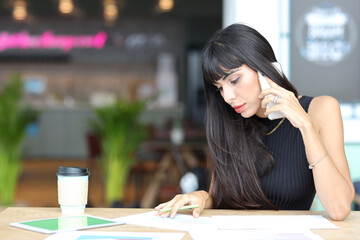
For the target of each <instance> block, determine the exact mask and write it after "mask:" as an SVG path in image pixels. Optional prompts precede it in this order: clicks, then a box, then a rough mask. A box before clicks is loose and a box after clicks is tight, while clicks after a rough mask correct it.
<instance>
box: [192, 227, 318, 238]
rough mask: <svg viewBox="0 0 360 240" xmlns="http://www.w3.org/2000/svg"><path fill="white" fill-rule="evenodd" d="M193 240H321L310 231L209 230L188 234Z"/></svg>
mask: <svg viewBox="0 0 360 240" xmlns="http://www.w3.org/2000/svg"><path fill="white" fill-rule="evenodd" d="M189 234H190V236H191V238H192V239H193V240H204V239H206V240H219V239H226V240H233V239H236V240H237V239H241V240H290V239H294V240H322V239H323V238H321V237H320V236H318V235H316V234H314V233H312V232H311V231H310V230H307V229H305V230H285V229H283V230H274V229H266V230H210V231H191V232H189Z"/></svg>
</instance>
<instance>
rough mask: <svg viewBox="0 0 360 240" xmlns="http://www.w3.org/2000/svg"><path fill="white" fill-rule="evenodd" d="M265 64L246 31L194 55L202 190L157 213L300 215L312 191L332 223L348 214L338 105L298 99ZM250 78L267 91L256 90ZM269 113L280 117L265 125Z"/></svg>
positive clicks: (269, 53) (217, 37) (260, 44)
mask: <svg viewBox="0 0 360 240" xmlns="http://www.w3.org/2000/svg"><path fill="white" fill-rule="evenodd" d="M273 62H276V58H275V55H274V52H273V50H272V48H271V46H270V44H269V43H268V41H267V40H266V39H265V38H264V37H263V36H261V35H260V34H259V33H258V32H257V31H256V30H254V29H252V28H250V27H248V26H246V25H243V24H233V25H231V26H229V27H227V28H225V29H223V30H219V31H218V32H216V33H215V34H214V36H213V37H212V38H211V39H210V41H209V42H208V44H207V45H206V46H205V48H204V50H203V57H202V71H203V78H204V86H205V94H206V101H207V113H206V132H207V140H208V144H209V147H210V152H211V159H210V162H209V169H210V173H211V183H210V191H209V193H207V192H206V191H197V192H192V193H189V194H180V195H177V196H175V197H174V198H173V199H172V200H170V201H169V202H166V203H163V204H160V205H159V206H157V207H156V208H155V209H156V210H157V211H158V212H157V215H161V216H162V217H169V216H170V217H174V216H175V214H176V212H177V210H178V209H179V208H180V207H182V206H184V205H189V204H199V205H200V207H199V208H196V209H194V210H193V216H195V217H198V216H199V215H200V213H201V211H202V210H203V209H204V208H227V209H282V210H285V209H286V210H308V209H309V208H310V207H311V203H312V201H313V198H314V195H315V192H316V193H317V194H318V197H319V199H320V201H321V203H322V205H323V206H324V208H325V209H326V211H327V212H328V214H329V215H330V217H331V218H332V219H334V220H342V219H344V218H346V217H347V216H348V215H349V213H350V211H351V202H352V200H353V198H354V187H353V185H352V181H351V178H350V173H349V167H348V163H347V160H346V156H345V151H344V141H343V127H342V119H341V113H340V108H339V103H338V102H337V101H336V100H335V99H334V98H332V97H329V96H320V97H315V98H312V97H308V96H299V95H298V94H297V91H296V89H295V88H294V87H293V86H292V85H291V83H290V82H289V81H288V80H287V78H286V77H285V75H284V74H282V72H280V71H278V70H277V69H275V68H274V67H273V64H272V63H273ZM258 72H261V73H263V74H264V75H265V76H266V80H267V81H268V83H269V84H270V88H268V89H265V90H262V89H261V86H260V84H259V75H258ZM271 102H274V103H276V105H274V106H272V107H269V108H267V107H266V105H267V104H268V103H271ZM272 112H280V113H282V114H283V115H284V116H285V117H284V118H283V119H277V120H273V121H271V120H269V119H268V118H267V116H268V114H269V113H272ZM168 207H172V211H171V212H160V210H161V209H162V208H168Z"/></svg>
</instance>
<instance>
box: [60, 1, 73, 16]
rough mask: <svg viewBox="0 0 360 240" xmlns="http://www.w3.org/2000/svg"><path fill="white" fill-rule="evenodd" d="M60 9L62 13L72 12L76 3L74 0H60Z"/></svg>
mask: <svg viewBox="0 0 360 240" xmlns="http://www.w3.org/2000/svg"><path fill="white" fill-rule="evenodd" d="M59 11H60V13H62V14H71V13H73V12H74V3H73V1H72V0H60V1H59Z"/></svg>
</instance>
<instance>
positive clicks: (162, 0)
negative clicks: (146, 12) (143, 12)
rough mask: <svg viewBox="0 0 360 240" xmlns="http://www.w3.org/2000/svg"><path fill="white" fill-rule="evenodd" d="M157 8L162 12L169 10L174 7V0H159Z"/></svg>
mask: <svg viewBox="0 0 360 240" xmlns="http://www.w3.org/2000/svg"><path fill="white" fill-rule="evenodd" d="M158 5H159V9H160V11H162V12H170V11H171V10H172V9H173V8H174V0H159V3H158Z"/></svg>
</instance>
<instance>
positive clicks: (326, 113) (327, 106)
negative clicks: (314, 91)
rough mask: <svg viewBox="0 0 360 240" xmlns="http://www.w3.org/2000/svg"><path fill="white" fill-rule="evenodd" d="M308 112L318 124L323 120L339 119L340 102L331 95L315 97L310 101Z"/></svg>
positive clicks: (322, 122)
mask: <svg viewBox="0 0 360 240" xmlns="http://www.w3.org/2000/svg"><path fill="white" fill-rule="evenodd" d="M308 113H309V116H310V118H311V119H312V120H313V121H314V122H315V123H316V125H318V126H319V125H323V124H324V122H325V121H332V120H339V118H340V119H341V112H340V104H339V102H338V101H337V100H336V99H335V98H334V97H331V96H319V97H315V98H314V99H313V100H312V101H311V103H310V106H309V110H308Z"/></svg>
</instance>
